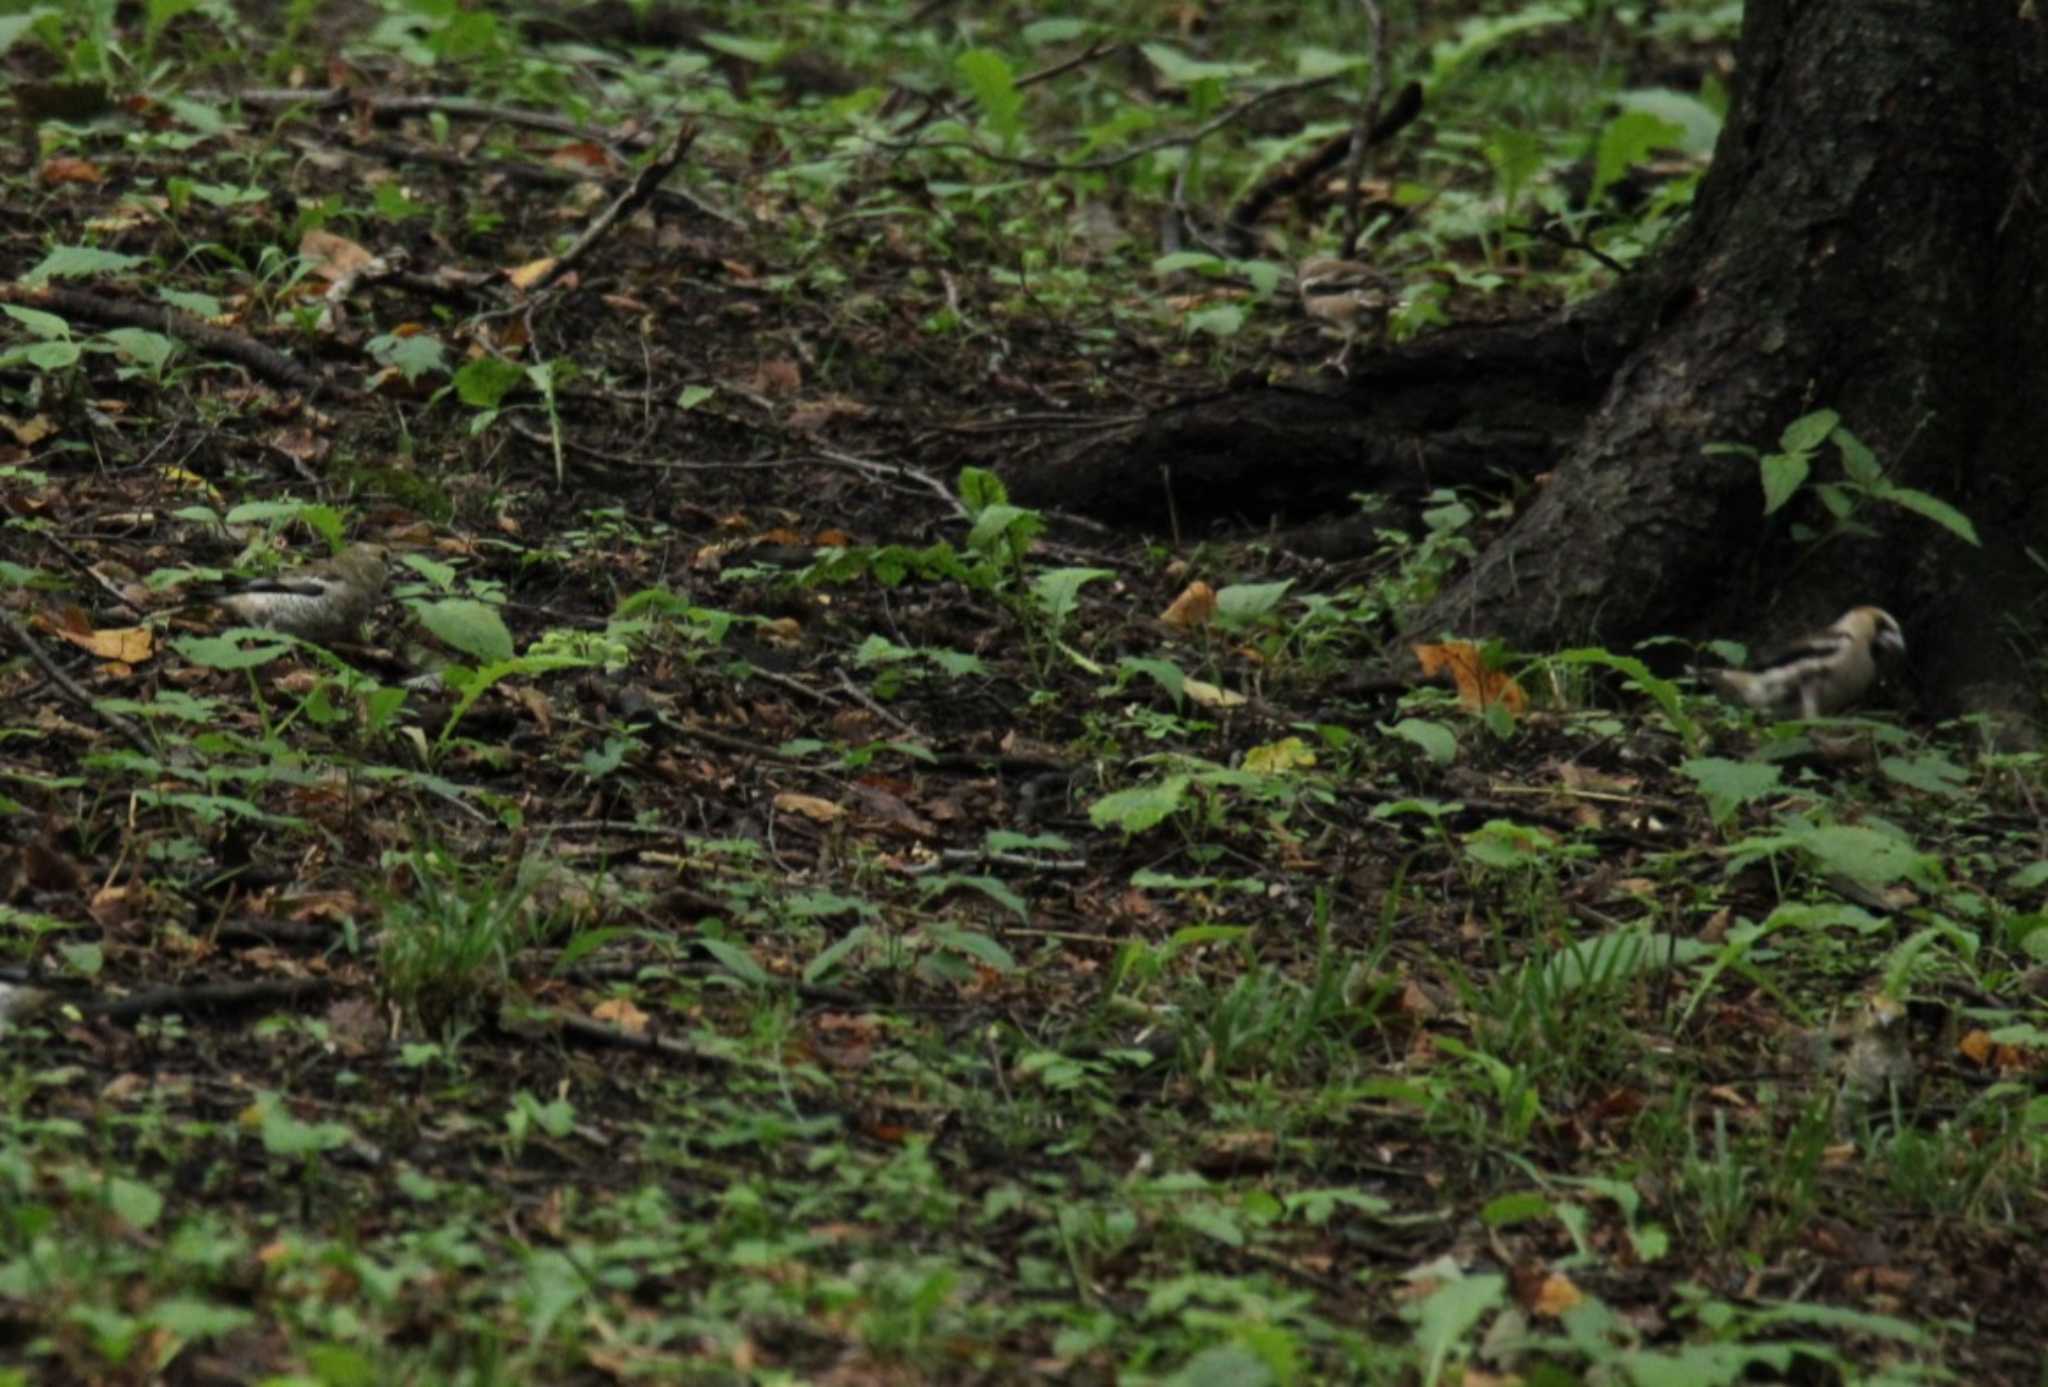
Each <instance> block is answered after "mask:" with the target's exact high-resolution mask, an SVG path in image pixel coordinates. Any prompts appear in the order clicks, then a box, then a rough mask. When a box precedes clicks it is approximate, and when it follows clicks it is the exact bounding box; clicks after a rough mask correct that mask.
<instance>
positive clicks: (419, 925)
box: [377, 848, 554, 1043]
mask: <svg viewBox="0 0 2048 1387" xmlns="http://www.w3.org/2000/svg"><path fill="white" fill-rule="evenodd" d="M386 865H387V867H388V868H390V869H393V870H395V871H397V872H399V873H402V877H401V879H400V884H399V885H396V886H394V887H392V888H391V889H389V890H387V891H386V892H385V893H384V896H383V899H382V901H381V902H380V904H381V907H382V911H381V914H382V918H381V925H382V930H381V933H380V935H379V940H378V945H377V962H378V971H379V973H380V975H381V979H382V990H383V992H384V995H385V996H386V997H387V998H389V999H390V1001H391V1002H392V1004H393V1005H395V1006H397V1007H398V1008H399V1009H400V1010H401V1011H402V1012H403V1013H404V1014H405V1015H406V1016H407V1017H408V1018H409V1019H410V1020H411V1021H412V1022H413V1024H414V1025H416V1026H419V1027H421V1028H423V1029H425V1030H428V1031H430V1032H435V1033H438V1034H439V1035H441V1036H443V1037H444V1038H445V1039H446V1040H447V1041H449V1042H450V1043H452V1040H453V1038H454V1037H457V1036H460V1035H461V1034H462V1033H464V1032H465V1031H467V1030H469V1029H471V1028H473V1027H474V1026H475V1025H476V1024H477V1023H478V1022H480V1021H482V1020H484V1019H486V1018H487V1017H488V1016H490V1015H491V1014H492V1013H493V1011H494V1008H495V1007H496V1005H497V1004H498V1002H499V1001H500V1000H501V999H502V995H503V993H504V989H505V986H506V984H507V983H508V982H509V981H510V979H511V975H512V961H513V959H514V958H515V957H517V956H518V954H519V953H520V951H521V950H523V949H525V948H526V947H527V946H528V945H529V944H531V943H533V942H535V941H537V940H539V939H542V938H545V937H546V936H547V935H548V933H549V932H550V931H551V930H552V928H553V923H554V922H553V921H552V920H550V919H549V918H548V916H547V915H546V914H545V913H544V912H542V911H540V910H537V909H536V908H535V902H534V899H533V897H534V892H535V891H536V890H537V889H538V888H539V887H540V885H541V884H542V882H544V881H545V880H547V878H548V877H549V875H550V874H551V869H550V868H549V867H548V866H547V865H546V864H545V863H543V862H540V861H539V860H537V859H534V858H524V859H521V860H520V861H518V862H514V863H507V864H503V865H502V866H500V867H498V868H497V869H496V871H494V872H493V871H488V870H480V869H477V868H472V867H465V866H463V865H462V864H460V863H458V862H456V861H454V860H452V859H451V858H449V857H448V856H447V855H446V854H444V853H442V852H439V851H436V850H434V849H431V848H422V849H419V850H416V851H414V852H411V853H407V854H404V855H400V856H396V857H393V858H391V859H390V860H389V861H388V862H387V864H386Z"/></svg>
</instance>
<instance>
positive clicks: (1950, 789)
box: [1878, 751, 1970, 796]
mask: <svg viewBox="0 0 2048 1387" xmlns="http://www.w3.org/2000/svg"><path fill="white" fill-rule="evenodd" d="M1878 764H1879V765H1880V766H1881V767H1882V768H1883V770H1884V773H1885V774H1886V775H1888V776H1890V777H1891V778H1892V779H1893V780H1896V781H1898V782H1899V783H1900V784H1901V785H1909V786H1911V787H1912V788H1913V789H1915V790H1924V791H1926V792H1927V793H1928V794H1931V795H1951V796H1953V795H1960V794H1962V793H1963V792H1964V789H1965V788H1966V787H1967V786H1968V785H1969V783H1970V773H1969V771H1967V770H1965V769H1964V768H1963V767H1961V766H1958V765H1957V764H1956V763H1955V762H1953V761H1951V760H1949V759H1948V758H1947V757H1946V756H1943V755H1942V754H1941V753H1940V752H1938V751H1935V752H1928V753H1926V754H1924V755H1920V756H1911V757H1908V756H1887V757H1885V758H1884V760H1882V761H1880V762H1879V763H1878Z"/></svg>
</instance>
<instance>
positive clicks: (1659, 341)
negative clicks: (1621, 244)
mask: <svg viewBox="0 0 2048 1387" xmlns="http://www.w3.org/2000/svg"><path fill="white" fill-rule="evenodd" d="M2036 7H2037V0H2026V2H2025V3H2021V0H1750V3H1749V6H1748V9H1747V15H1746V20H1745V24H1744V28H1743V33H1742V37H1741V40H1740V44H1739V48H1738V53H1737V73H1736V82H1735V87H1734V91H1733V94H1732V95H1733V100H1732V103H1731V107H1730V111H1729V116H1728V120H1727V123H1726V125H1725V126H1724V128H1723V130H1722V134H1721V139H1720V143H1719V146H1718V147H1717V149H1716V151H1715V155H1714V162H1713V167H1712V169H1711V171H1710V172H1709V174H1708V176H1707V178H1706V179H1705V181H1704V182H1703V184H1702V186H1701V188H1700V191H1699V195H1698V198H1697V200H1696V204H1695V208H1694V212H1693V215H1692V217H1691V219H1690V220H1689V221H1688V222H1687V224H1686V225H1685V227H1684V228H1683V230H1682V231H1681V232H1680V233H1679V234H1678V235H1677V236H1675V237H1674V238H1673V240H1672V241H1671V243H1670V244H1669V245H1668V246H1667V247H1666V248H1665V249H1664V250H1663V251H1662V252H1661V253H1660V254H1659V255H1658V256H1657V257H1656V258H1655V260H1654V261H1653V263H1651V264H1650V265H1648V266H1646V267H1645V268H1644V269H1642V270H1641V271H1640V272H1639V273H1636V274H1634V275H1631V276H1630V277H1628V278H1627V279H1626V280H1624V281H1623V282H1622V283H1621V284H1620V285H1619V286H1618V287H1617V288H1616V289H1614V290H1613V291H1611V292H1609V293H1608V294H1606V295H1603V296H1602V297H1600V298H1599V299H1596V300H1594V301H1592V302H1590V303H1588V304H1586V305H1583V306H1581V307H1580V308H1579V309H1578V310H1576V311H1574V312H1573V313H1571V314H1570V315H1568V316H1567V317H1566V318H1565V319H1564V320H1562V321H1560V322H1555V323H1550V324H1543V325H1523V326H1518V327H1510V328H1493V329H1471V330H1462V331H1458V332H1452V333H1445V334H1442V335H1440V336H1437V337H1433V338H1430V339H1426V340H1424V341H1422V342H1419V343H1416V344H1413V345H1411V346H1409V347H1407V348H1404V349H1402V350H1401V351H1399V352H1397V353H1376V354H1369V355H1368V356H1367V357H1366V358H1364V359H1363V360H1361V361H1359V362H1358V363H1356V364H1355V365H1354V370H1353V376H1352V380H1351V384H1350V388H1349V389H1347V390H1346V391H1344V392H1342V393H1340V394H1338V395H1335V396H1325V397H1313V396H1306V395H1302V394H1299V393H1283V392H1276V391H1272V390H1259V389H1247V390H1243V391H1235V392H1231V393H1230V394H1227V395H1225V396H1223V397H1220V398H1218V399H1215V400H1209V401H1201V402H1195V403H1193V404H1190V405H1188V406H1186V407H1184V408H1183V409H1180V410H1176V411H1171V412H1168V413H1167V414H1164V415H1161V416H1157V417H1155V418H1153V419H1150V420H1147V421H1145V422H1144V423H1142V424H1140V425H1138V426H1136V427H1134V428H1132V429H1129V430H1126V431H1124V432H1123V433H1121V434H1119V435H1117V436H1116V437H1113V438H1110V439H1107V440H1097V441H1096V443H1095V444H1094V445H1092V446H1085V447H1083V448H1080V449H1077V450H1076V451H1075V453H1074V454H1073V455H1072V456H1071V457H1070V458H1069V459H1068V460H1067V465H1066V466H1064V467H1057V466H1056V467H1054V468H1052V469H1048V470H1047V471H1046V472H1044V473H1042V474H1040V475H1039V476H1037V477H1036V478H1033V479H1019V482H1018V484H1017V485H1014V486H1013V487H1012V491H1013V494H1016V495H1018V496H1020V497H1021V498H1023V499H1026V500H1027V501H1029V502H1030V503H1032V504H1051V505H1072V506H1075V507H1076V508H1078V509H1084V510H1092V511H1094V512H1096V513H1098V514H1105V515H1116V516H1119V517H1120V518H1123V519H1142V520H1146V521H1149V522H1152V523H1154V524H1155V525H1156V526H1157V527H1159V528H1164V525H1163V524H1160V522H1161V521H1162V520H1163V519H1164V518H1165V517H1166V515H1167V514H1168V510H1169V506H1172V507H1175V508H1176V510H1175V512H1174V513H1175V514H1176V515H1178V516H1179V517H1181V518H1186V517H1187V516H1189V515H1190V514H1195V515H1198V516H1199V515H1200V514H1201V513H1202V512H1203V511H1204V510H1205V508H1206V509H1207V510H1208V513H1209V514H1211V515H1215V514H1219V513H1222V511H1223V509H1224V508H1223V507H1222V505H1221V502H1222V501H1223V500H1224V498H1228V501H1229V505H1228V507H1227V509H1228V510H1229V511H1232V512H1235V516H1234V518H1236V519H1239V520H1250V521H1255V522H1259V523H1265V522H1268V521H1270V520H1271V519H1273V518H1275V517H1281V518H1299V517H1300V516H1301V515H1302V513H1303V512H1304V510H1306V509H1313V508H1315V507H1318V506H1328V505H1331V504H1335V503H1338V502H1339V501H1341V498H1342V497H1344V496H1346V495H1348V494H1349V493H1351V492H1354V491H1359V490H1366V489H1382V490H1386V489H1394V490H1399V489H1400V488H1402V487H1403V486H1404V485H1405V486H1412V487H1418V488H1424V489H1426V488H1428V487H1432V486H1437V485H1444V484H1447V483H1458V482H1463V481H1467V480H1470V479H1471V477H1472V475H1473V473H1474V471H1475V470H1477V471H1478V472H1480V473H1481V474H1483V473H1484V472H1485V471H1486V470H1488V469H1489V468H1491V469H1493V470H1496V471H1511V472H1520V473H1525V474H1526V473H1529V472H1533V471H1537V470H1547V469H1550V468H1552V467H1553V466H1554V467H1555V477H1554V479H1553V480H1552V481H1551V483H1550V484H1549V485H1548V486H1545V487H1543V488H1541V489H1540V490H1539V492H1538V493H1537V495H1536V497H1535V499H1534V500H1533V502H1532V504H1531V505H1530V506H1529V508H1528V509H1527V511H1526V512H1525V513H1524V514H1523V515H1522V516H1521V517H1520V518H1519V519H1518V521H1517V522H1516V523H1515V525H1514V526H1513V527H1512V528H1511V529H1510V530H1509V531H1508V533H1507V534H1506V535H1504V536H1503V537H1502V538H1501V539H1500V540H1499V541H1498V542H1497V543H1496V544H1494V545H1493V546H1492V547H1491V548H1490V549H1489V550H1488V551H1487V552H1486V553H1485V554H1484V555H1483V556H1482V558H1481V560H1480V561H1479V562H1478V563H1477V564H1476V565H1475V567H1474V569H1473V570H1472V572H1471V573H1470V574H1469V575H1468V576H1467V577H1466V578H1465V579H1464V580H1463V581H1461V582H1460V583H1458V584H1456V585H1455V586H1454V587H1453V588H1451V589H1450V590H1448V591H1447V592H1446V593H1445V594H1444V595H1443V597H1442V598H1441V599H1440V600H1439V601H1438V602H1437V603H1435V604H1434V605H1433V606H1432V607H1430V608H1429V609H1428V610H1427V611H1426V612H1424V613H1422V614H1421V617H1420V619H1419V620H1418V621H1417V622H1416V624H1415V631H1416V632H1417V633H1419V634H1420V633H1427V634H1437V633H1442V632H1445V631H1456V632H1460V633H1463V634H1468V635H1487V636H1500V637H1504V638H1505V639H1506V640H1507V641H1508V642H1509V643H1511V644H1513V645H1516V646H1520V647H1522V648H1524V649H1546V648H1555V647H1557V646H1560V645H1566V644H1572V643H1577V642H1580V641H1583V640H1587V639H1598V640H1601V641H1604V642H1607V643H1608V644H1610V645H1615V646H1620V645H1624V644H1626V643H1627V642H1629V641H1630V640H1632V639H1634V638H1636V637H1639V636H1643V635H1647V634H1651V633H1655V632H1660V631H1676V630H1681V629H1685V628H1686V627H1688V626H1689V625H1697V626H1699V627H1702V628H1703V629H1708V630H1715V631H1719V632H1721V633H1725V634H1741V635H1745V636H1749V635H1757V634H1762V632H1760V631H1759V630H1758V629H1757V628H1758V627H1760V626H1761V627H1768V626H1774V625H1790V624H1795V623H1796V624H1805V623H1807V622H1811V621H1814V620H1822V621H1824V620H1828V619H1831V618H1832V617H1833V616H1834V615H1836V614H1837V613H1839V612H1840V611H1841V610H1842V609H1843V608H1845V607H1847V606H1848V605H1851V603H1852V602H1862V601H1869V602H1877V603H1879V604H1881V605H1884V606H1887V607H1888V608H1890V609H1891V610H1892V611H1894V612H1895V613H1896V614H1897V615H1898V616H1899V617H1900V618H1901V619H1902V620H1903V621H1904V622H1905V623H1906V627H1907V630H1908V633H1909V636H1910V637H1911V639H1912V640H1913V643H1914V646H1915V650H1916V653H1917V654H1918V656H1919V657H1920V659H1919V660H1918V661H1917V662H1918V663H1919V664H1920V665H1921V667H1922V668H1923V669H1932V670H1939V671H1940V673H1941V676H1942V677H1941V680H1940V682H1941V683H1942V684H1943V685H1944V686H1945V687H1946V688H1947V690H1948V691H1949V692H1953V691H1954V690H1955V689H1956V688H1957V687H1959V686H1961V685H1964V684H1968V683H1971V682H1974V681H1979V680H1989V679H1997V678H2000V677H2004V678H2008V679H2010V678H2011V676H2012V675H2013V674H2014V673H2015V670H2016V665H2015V662H2014V660H2013V657H2012V651H2011V646H2010V643H2009V639H2010V629H2009V628H2010V626H2011V625H2012V623H2011V620H2010V618H2011V617H2012V616H2013V615H2014V614H2015V613H2018V614H2020V615H2022V616H2025V617H2027V618H2030V620H2029V621H2027V622H2026V623H2025V624H2027V625H2029V626H2031V627H2032V628H2033V629H2034V630H2035V631H2037V632H2038V631H2039V630H2040V629H2041V628H2042V626H2043V624H2044V623H2043V621H2042V620H2041V618H2043V617H2044V616H2048V603H2043V602H2041V601H2039V600H2038V599H2036V598H2034V596H2033V594H2034V593H2036V592H2043V591H2048V582H2044V581H2043V580H2044V578H2048V573H2044V571H2043V570H2042V569H2041V568H2039V567H2036V566H2035V564H2034V562H2033V561H2032V560H2031V559H2030V558H2029V557H2028V554H2027V551H2028V547H2029V546H2032V547H2033V548H2034V549H2035V550H2036V551H2038V552H2042V553H2044V554H2048V536H2044V530H2048V514H2044V493H2043V488H2042V485H2041V478H2042V476H2043V469H2042V468H2041V467H2040V466H2039V465H2038V464H2039V462H2040V461H2041V459H2042V453H2043V448H2044V443H2043V440H2048V206H2044V201H2048V167H2044V163H2048V38H2044V34H2043V29H2044V24H2043V22H2042V20H2040V19H2038V18H2037V17H2036V15H2035V10H2036ZM1823 407H1825V408H1831V409H1834V410H1837V411H1838V412H1839V413H1840V414H1841V416H1842V419H1843V422H1844V424H1845V425H1846V426H1847V427H1848V428H1849V429H1850V430H1851V431H1852V432H1854V433H1855V434H1856V435H1857V436H1858V437H1859V438H1861V439H1862V440H1863V441H1864V442H1865V443H1867V444H1868V445H1869V446H1870V447H1871V448H1872V449H1873V450H1874V451H1875V452H1876V454H1877V456H1878V457H1879V458H1880V459H1881V460H1882V461H1883V463H1884V464H1885V465H1886V467H1887V469H1888V472H1889V475H1890V476H1891V478H1892V480H1894V481H1896V482H1899V483H1902V484H1904V485H1907V486H1911V487H1915V488H1918V489H1920V490H1923V491H1926V492H1929V493H1931V494H1933V495H1936V496H1939V497H1941V498H1943V499H1945V500H1947V501H1949V502H1950V503H1952V504H1954V505H1956V506H1958V507H1959V508H1961V509H1962V510H1963V511H1964V512H1965V513H1966V514H1968V515H1970V516H1971V517H1972V518H1974V519H1975V520H1976V522H1977V524H1978V527H1979V531H1980V533H1981V534H1982V535H1983V537H1984V548H1983V549H1982V550H1981V551H1979V550H1971V549H1969V548H1968V547H1967V546H1966V545H1964V544H1962V543H1961V542H1960V541H1958V540H1955V539H1953V538H1951V537H1949V536H1948V534H1947V533H1946V531H1943V530H1941V529H1939V528H1938V527H1936V526H1935V525H1934V524H1932V523H1931V522H1929V521H1927V520H1925V519H1923V518H1920V517H1917V516H1913V515H1910V514H1907V513H1905V512H1903V511H1899V510H1897V509H1895V508H1881V509H1880V511H1879V512H1877V513H1870V514H1861V515H1859V516H1858V519H1859V520H1862V521H1865V522H1867V523H1869V524H1871V525H1873V526H1874V527H1876V528H1877V529H1878V530H1879V531H1880V538H1879V539H1878V540H1877V541H1869V540H1848V541H1844V542H1840V543H1832V544H1825V545H1819V546H1811V545H1801V544H1799V543H1796V542H1794V541H1793V539H1792V538H1791V533H1790V532H1791V528H1792V525H1793V523H1794V522H1797V521H1805V522H1807V523H1808V524H1810V525H1813V526H1815V527H1818V528H1826V524H1827V517H1826V516H1825V515H1824V513H1823V512H1822V511H1821V509H1820V508H1819V506H1818V504H1817V503H1816V502H1815V501H1814V499H1813V498H1812V497H1811V496H1805V497H1801V498H1798V499H1795V501H1794V502H1793V503H1792V504H1791V505H1790V506H1788V507H1787V508H1786V509H1785V510H1783V511H1780V512H1779V513H1778V514H1777V515H1776V516H1774V517H1772V518H1771V519H1770V520H1768V521H1766V520H1765V519H1764V518H1763V515H1762V491H1761V487H1760V484H1759V481H1758V473H1757V468H1756V465H1755V463H1754V462H1752V461H1750V460H1749V459H1746V458H1742V457H1736V456H1726V455H1722V456H1711V457H1710V456H1708V455H1706V454H1705V453H1704V452H1703V451H1702V450H1703V448H1704V447H1705V446H1706V445H1708V444H1712V443H1742V444H1747V445H1749V446H1752V447H1756V448H1763V449H1768V448H1770V447H1771V446H1772V445H1773V444H1774V443H1775V441H1776V439H1777V437H1778V435H1779V433H1780V432H1781V431H1782V430H1783V429H1784V427H1785V425H1787V424H1788V423H1790V422H1791V421H1792V420H1793V419H1795V418H1797V417H1799V416H1800V415H1802V414H1805V413H1807V412H1809V411H1811V410H1814V409H1818V408H1823ZM1837 465H1838V464H1837V460H1836V458H1835V455H1834V453H1833V450H1832V449H1829V450H1826V452H1825V454H1824V456H1822V457H1821V458H1820V459H1818V465H1817V467H1816V472H1815V477H1814V480H1817V481H1818V480H1826V479H1829V478H1831V477H1832V476H1834V475H1836V472H1835V469H1836V467H1837ZM2043 562H2044V563H2048V560H2044V561H2043ZM1966 593H1967V594H1969V597H1968V600H1965V599H1964V597H1963V595H1964V594H1966ZM1994 623H2004V626H2005V627H2006V628H2008V629H2003V630H2001V629H1995V628H1994ZM1397 648H1398V647H1397ZM2037 648H2038V647H2037ZM2027 653H2029V654H2031V653H2033V652H2032V651H2029V652H2027ZM1944 701H1947V700H1944Z"/></svg>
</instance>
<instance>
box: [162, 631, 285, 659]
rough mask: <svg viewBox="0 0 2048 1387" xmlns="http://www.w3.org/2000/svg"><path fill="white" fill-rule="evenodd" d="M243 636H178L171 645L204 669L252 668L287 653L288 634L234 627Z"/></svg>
mask: <svg viewBox="0 0 2048 1387" xmlns="http://www.w3.org/2000/svg"><path fill="white" fill-rule="evenodd" d="M234 629H236V630H239V631H244V632H248V633H249V634H247V635H243V636H228V635H220V636H180V637H178V638H177V639H176V640H174V641H172V642H171V649H173V650H175V651H177V652H178V653H179V654H180V655H182V656H184V657H185V658H186V659H187V660H190V661H191V662H192V663H193V664H195V665H204V666H205V667H206V668H208V669H256V668H258V667H260V666H262V665H267V664H269V663H270V662H271V661H272V660H276V659H280V658H282V657H283V656H285V655H288V654H290V653H291V649H292V642H291V638H290V637H289V636H280V635H276V634H274V633H273V634H270V635H263V634H260V633H258V632H257V631H256V628H253V627H236V628H234Z"/></svg>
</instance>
